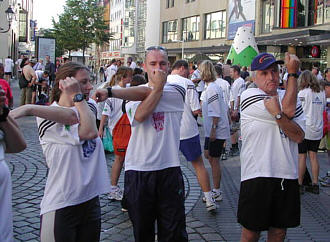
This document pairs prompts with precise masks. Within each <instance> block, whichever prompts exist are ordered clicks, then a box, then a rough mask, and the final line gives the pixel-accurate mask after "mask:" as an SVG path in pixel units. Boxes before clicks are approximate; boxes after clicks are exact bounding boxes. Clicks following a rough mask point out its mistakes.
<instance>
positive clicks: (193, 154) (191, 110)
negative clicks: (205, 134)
mask: <svg viewBox="0 0 330 242" xmlns="http://www.w3.org/2000/svg"><path fill="white" fill-rule="evenodd" d="M188 75H189V66H188V62H187V61H185V60H178V61H176V62H175V63H174V64H173V66H172V72H171V75H169V76H168V77H167V82H168V83H171V84H179V85H182V86H184V87H185V88H186V89H187V92H186V99H185V105H184V112H183V115H182V120H181V126H180V151H181V152H182V154H183V155H184V157H185V158H186V159H187V161H190V162H191V164H192V166H193V167H194V169H195V171H196V175H197V179H198V181H199V184H200V186H201V188H202V190H203V192H204V196H205V201H206V209H207V210H208V211H213V210H215V209H216V208H217V206H216V203H215V200H216V199H217V200H218V201H220V196H219V197H217V198H214V197H213V196H212V195H213V193H212V192H211V186H210V178H209V175H208V172H207V170H206V168H205V166H204V162H203V158H202V149H201V144H200V138H199V131H198V126H197V123H196V120H195V118H194V115H198V114H199V113H200V112H201V107H200V104H199V99H198V94H197V91H196V89H195V85H194V83H193V82H192V81H191V80H189V79H187V77H188Z"/></svg>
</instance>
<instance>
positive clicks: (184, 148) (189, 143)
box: [180, 135, 202, 161]
mask: <svg viewBox="0 0 330 242" xmlns="http://www.w3.org/2000/svg"><path fill="white" fill-rule="evenodd" d="M180 151H181V152H182V154H183V155H184V157H186V160H187V161H194V160H196V159H197V158H198V157H199V156H201V155H202V149H201V143H200V140H199V135H196V136H194V137H192V138H189V139H183V140H180Z"/></svg>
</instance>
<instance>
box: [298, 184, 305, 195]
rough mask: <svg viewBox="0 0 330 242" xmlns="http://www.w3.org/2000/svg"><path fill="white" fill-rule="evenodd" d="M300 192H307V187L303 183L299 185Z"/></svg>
mask: <svg viewBox="0 0 330 242" xmlns="http://www.w3.org/2000/svg"><path fill="white" fill-rule="evenodd" d="M299 192H300V194H301V195H302V194H304V193H305V187H304V186H303V185H299Z"/></svg>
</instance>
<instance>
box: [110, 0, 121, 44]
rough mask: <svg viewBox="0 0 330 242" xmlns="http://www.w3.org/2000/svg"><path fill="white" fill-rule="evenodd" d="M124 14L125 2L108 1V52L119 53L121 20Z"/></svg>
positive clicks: (117, 0) (119, 0)
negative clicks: (109, 34) (109, 38)
mask: <svg viewBox="0 0 330 242" xmlns="http://www.w3.org/2000/svg"><path fill="white" fill-rule="evenodd" d="M124 14H125V0H110V33H112V34H113V40H110V46H109V51H120V48H121V45H122V41H123V28H122V27H123V18H124Z"/></svg>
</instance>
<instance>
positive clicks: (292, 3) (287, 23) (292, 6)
mask: <svg viewBox="0 0 330 242" xmlns="http://www.w3.org/2000/svg"><path fill="white" fill-rule="evenodd" d="M281 5H282V6H281V16H282V18H281V20H282V21H281V28H295V27H297V0H282V3H281Z"/></svg>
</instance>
